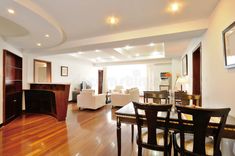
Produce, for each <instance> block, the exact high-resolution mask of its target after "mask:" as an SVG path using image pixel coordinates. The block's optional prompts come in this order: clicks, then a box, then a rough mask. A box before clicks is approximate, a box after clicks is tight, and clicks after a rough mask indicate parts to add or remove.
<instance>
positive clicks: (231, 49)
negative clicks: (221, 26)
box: [223, 22, 235, 68]
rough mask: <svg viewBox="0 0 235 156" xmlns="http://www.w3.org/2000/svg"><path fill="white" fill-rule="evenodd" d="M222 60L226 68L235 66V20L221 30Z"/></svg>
mask: <svg viewBox="0 0 235 156" xmlns="http://www.w3.org/2000/svg"><path fill="white" fill-rule="evenodd" d="M223 40H224V61H225V67H226V68H233V67H235V22H233V23H232V24H231V25H230V26H228V27H227V28H226V29H225V30H224V31H223Z"/></svg>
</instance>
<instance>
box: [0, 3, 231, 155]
mask: <svg viewBox="0 0 235 156" xmlns="http://www.w3.org/2000/svg"><path fill="white" fill-rule="evenodd" d="M170 2H171V1H169V3H170ZM179 2H181V1H179ZM50 3H52V2H46V1H39V2H36V1H28V2H24V1H17V2H13V1H3V2H0V4H2V5H0V8H1V10H2V11H1V13H0V17H1V20H0V21H4V22H2V23H3V25H4V26H3V27H2V28H1V31H0V35H1V37H0V49H1V50H2V51H3V49H6V50H8V51H10V52H12V53H14V54H16V55H18V56H20V57H22V58H23V62H22V64H23V67H22V68H23V71H22V84H23V86H22V89H23V90H28V89H30V83H35V82H34V79H35V78H34V60H35V59H36V60H43V61H48V62H51V81H50V82H51V83H64V84H70V92H69V98H68V100H69V101H70V100H72V92H73V91H76V90H78V89H79V88H80V84H81V83H82V82H84V81H85V82H86V83H87V84H88V85H89V86H90V87H91V89H94V90H96V94H98V92H99V91H98V86H99V83H98V79H99V76H98V71H99V70H102V71H103V72H104V73H103V83H102V92H103V93H104V94H105V93H106V92H108V91H110V92H112V90H113V89H114V88H115V86H118V85H122V86H123V90H126V89H130V88H134V87H137V88H138V89H139V93H140V96H142V95H143V91H146V90H149V91H152V90H156V91H157V90H159V85H160V83H161V78H160V75H161V73H163V72H170V73H171V82H170V86H171V88H172V87H173V89H174V87H175V83H176V81H177V77H178V76H179V77H183V78H186V79H187V82H186V83H184V84H182V90H187V92H188V93H189V94H193V92H194V86H193V81H194V79H195V78H194V76H193V75H194V74H193V73H194V70H193V66H194V65H193V58H194V52H195V51H197V50H198V49H200V54H201V55H200V58H201V60H200V62H201V63H200V65H201V67H200V69H201V75H200V84H201V85H200V86H201V97H202V99H201V101H202V104H203V106H213V107H216V108H217V107H229V108H231V111H230V113H229V115H230V116H233V117H235V106H234V104H233V103H234V101H235V97H234V95H233V90H234V88H233V87H234V86H235V82H234V80H233V79H234V76H235V72H234V68H225V58H224V43H223V35H222V33H223V31H224V30H225V29H226V28H228V27H229V26H230V25H231V24H232V23H233V22H234V21H235V16H234V14H235V12H234V6H235V2H234V1H233V0H217V1H208V2H204V1H202V0H200V1H196V0H195V1H192V2H186V1H182V10H183V11H179V12H176V13H169V12H167V11H166V8H167V6H168V4H169V3H168V2H160V1H159V2H153V1H151V2H149V3H147V2H137V4H134V2H133V3H132V2H125V4H121V3H118V2H109V3H108V4H106V2H103V1H102V4H103V6H105V7H102V5H101V4H100V5H98V6H97V8H96V5H94V3H92V2H87V3H85V2H80V1H79V2H73V3H74V4H76V5H77V6H79V7H81V6H83V7H84V8H85V7H87V8H89V9H87V10H86V9H83V10H82V8H80V9H81V10H82V11H81V12H79V11H78V12H76V9H75V6H76V5H75V6H73V4H66V2H65V1H62V2H58V4H57V5H54V6H52V5H51V4H50ZM157 3H159V4H161V5H162V6H158V4H157ZM80 5H81V6H80ZM131 5H133V8H132V9H133V10H132V11H133V13H131V12H132V11H130V13H129V14H128V11H127V10H128V9H127V8H126V6H131ZM135 5H136V8H135V7H134V6H135ZM63 6H64V7H66V9H65V10H67V11H62V12H63V13H60V10H61V9H58V8H63ZM110 6H112V7H110ZM106 7H107V8H106ZM109 7H110V8H114V9H113V10H112V9H110V8H109ZM155 7H157V8H155ZM187 7H189V8H187ZM115 8H116V9H115ZM9 9H12V10H13V9H14V10H13V11H14V13H13V14H12V13H9ZM129 9H130V8H129ZM141 9H142V10H152V12H154V13H152V14H151V11H149V12H148V11H146V13H140V11H139V10H141ZM51 10H53V11H51ZM62 10H63V9H62ZM78 10H79V9H78ZM88 10H95V11H94V12H97V14H98V12H99V11H100V12H102V10H106V11H105V12H106V14H105V13H104V12H102V14H100V15H97V16H102V17H103V15H104V14H105V15H106V16H109V15H107V12H112V11H114V10H119V11H120V12H119V14H118V15H117V17H118V18H120V20H119V23H118V25H115V26H110V25H107V24H106V23H105V22H106V21H105V20H103V19H102V20H101V21H102V22H103V23H102V22H101V21H97V19H98V17H97V16H95V17H94V21H93V20H90V19H92V16H94V14H92V15H89V11H88ZM110 10H112V11H110ZM156 10H161V11H162V12H160V11H159V12H157V11H156ZM122 11H123V12H122ZM155 11H156V12H155ZM10 12H12V11H10ZM121 12H122V13H121ZM62 14H64V15H62ZM78 14H83V16H84V15H89V16H88V17H79V18H80V21H82V22H84V25H82V24H81V22H78V21H75V20H74V19H77V18H78V17H76V16H77V15H78ZM123 14H125V17H124V16H122V15H123ZM134 14H135V15H134ZM163 14H164V15H163ZM136 15H137V16H139V19H138V18H137V17H136ZM142 15H143V16H142ZM156 15H158V17H159V18H156ZM70 16H72V18H73V20H71V19H70V18H68V17H70ZM106 16H104V18H105V17H106ZM160 16H162V17H161V18H160ZM147 17H148V18H147ZM145 18H146V19H145ZM69 19H70V20H71V21H72V22H71V21H70V20H69ZM151 19H154V20H151ZM6 20H7V22H9V21H10V22H11V24H12V23H13V25H14V27H13V28H12V27H9V25H6ZM145 20H146V21H145ZM142 21H145V22H146V23H145V22H142ZM141 23H142V24H143V23H144V24H143V25H141ZM96 24H97V25H96ZM11 26H12V25H11ZM86 27H87V29H86ZM8 28H9V29H8ZM76 28H77V29H78V30H80V31H78V30H76ZM48 35H49V37H46V36H48ZM161 43H164V56H165V57H164V58H157V57H156V55H154V54H153V55H151V54H148V55H142V51H141V48H139V46H142V47H147V48H152V46H157V44H161ZM150 44H151V45H152V46H151V45H150ZM153 44H155V45H153ZM117 48H121V49H124V54H121V53H122V52H120V51H119V52H118V50H117ZM125 48H126V49H125ZM130 48H133V49H135V48H136V49H137V48H139V49H140V50H133V51H135V53H131V52H130V53H128V51H131V49H130ZM110 49H111V50H110ZM115 49H116V51H115ZM127 49H128V50H127ZM143 51H146V49H145V50H143ZM159 51H160V50H159ZM159 51H158V52H159ZM125 53H126V54H125ZM127 54H128V55H127ZM129 54H130V56H129ZM186 55H187V59H186V60H187V61H186V62H187V63H186V65H187V66H186V67H185V62H184V61H185V58H186V57H185V56H186ZM128 56H129V58H128ZM107 58H108V59H107ZM105 59H107V60H105ZM0 63H1V64H3V54H1V56H0ZM62 66H65V67H67V68H66V72H67V74H65V75H64V76H62V75H61V74H62V72H61V69H62V68H61V67H62ZM185 69H187V70H186V71H187V73H185ZM115 74H116V75H115ZM125 74H126V75H127V76H125ZM114 75H115V76H114ZM3 76H4V74H3V67H2V68H1V70H0V81H1V82H3ZM118 76H120V77H118ZM121 76H122V77H121ZM115 78H117V79H115ZM125 78H126V79H127V80H130V79H131V80H133V81H131V82H130V83H126V80H125ZM122 80H123V81H122ZM0 87H1V88H3V84H2V83H0ZM178 87H179V86H178ZM180 87H181V86H180ZM180 87H179V88H180ZM3 94H4V93H3V91H1V92H0V124H1V125H2V124H3V123H4V108H3V102H4V98H3V96H4V95H3ZM23 103H24V102H23ZM24 109H25V108H24V107H23V110H24ZM109 109H110V110H111V112H110V113H109V114H106V115H107V118H105V117H103V116H99V115H100V114H102V113H104V112H108V110H109ZM68 110H70V111H68V114H76V113H77V112H74V111H72V110H71V108H69V109H68ZM108 110H107V109H106V108H105V109H103V108H101V109H98V110H97V111H95V112H92V111H87V110H84V111H80V112H81V114H79V115H78V116H76V115H74V116H72V118H70V119H69V120H68V121H66V122H67V123H68V125H67V126H68V127H69V130H71V131H69V130H68V131H67V133H68V135H69V133H70V134H71V135H72V136H73V137H76V136H75V134H74V133H73V132H72V127H75V125H73V124H72V122H75V121H76V124H77V125H79V126H81V127H82V126H84V125H85V129H89V130H91V129H93V127H92V126H90V127H89V126H88V124H87V125H86V124H85V122H86V121H88V120H89V119H90V121H94V120H95V119H94V118H92V117H89V115H91V114H92V113H97V114H92V115H94V116H97V117H98V119H97V120H105V121H106V120H107V123H109V122H110V123H111V125H112V126H110V125H109V126H110V127H109V128H110V129H112V131H108V130H107V131H106V132H107V133H114V134H113V135H110V140H109V139H108V138H106V137H105V138H106V139H108V140H109V141H110V143H109V144H110V145H108V144H107V145H105V147H103V148H104V150H102V147H100V146H99V147H97V150H98V151H96V152H97V153H96V154H95V155H100V154H103V155H104V154H111V155H114V153H115V154H116V153H117V152H116V149H117V144H116V140H115V139H116V138H115V137H116V136H115V135H116V131H115V130H116V129H115V128H116V127H115V125H114V126H113V124H115V120H116V119H115V114H114V112H113V111H115V108H114V109H111V107H108ZM86 113H87V114H86ZM79 117H81V118H79ZM85 118H87V120H86V119H85ZM39 120H40V119H39ZM48 120H50V122H51V123H52V121H51V119H48ZM77 121H81V122H77ZM27 122H28V121H27ZM83 123H84V125H83ZM107 123H102V124H101V126H105V124H107ZM9 124H11V123H9ZM90 124H94V125H96V123H95V121H94V122H92V123H90ZM59 125H60V123H59ZM60 126H62V127H63V126H64V125H60ZM96 126H97V127H99V125H96ZM6 127H7V126H6ZM9 127H11V125H10V126H9ZM12 127H14V126H12ZM12 127H11V128H12ZM81 127H80V128H81ZM97 127H96V128H97ZM3 128H4V127H3ZM63 128H64V127H63ZM58 129H59V128H58ZM94 129H95V128H94ZM8 130H9V131H10V130H11V129H8ZM79 130H81V129H79ZM95 130H100V131H101V130H102V129H101V128H100V127H99V128H97V129H95ZM122 130H123V132H122V133H123V134H124V135H125V136H126V137H130V136H131V134H130V131H129V126H126V127H124V126H123V129H122ZM75 131H76V132H77V133H78V128H77V129H76V130H75ZM82 131H83V130H82ZM2 132H3V130H2V129H1V134H2ZM83 132H84V134H81V135H79V137H80V138H82V137H86V136H87V135H89V133H88V132H86V131H85V130H84V131H83ZM104 133H105V132H104ZM90 134H91V136H93V137H95V133H93V132H90ZM3 136H4V134H3ZM1 137H2V136H1ZM103 137H104V136H103ZM69 138H70V139H71V136H70V137H69ZM15 139H17V138H15ZM13 140H14V139H13ZM75 140H76V139H75ZM88 140H89V141H92V139H91V138H89V139H88ZM129 140H130V139H129ZM60 141H61V142H62V141H63V139H61V140H60ZM96 141H97V142H99V141H100V138H96ZM38 142H40V141H38ZM38 142H37V143H38ZM101 142H102V139H101ZM228 142H229V146H230V148H228V149H229V151H232V149H233V148H232V146H233V144H234V143H233V141H228ZM37 143H33V144H32V145H30V146H31V147H32V146H34V145H35V146H34V150H35V151H34V150H32V151H30V150H29V148H28V147H27V150H29V151H23V150H22V151H21V152H20V153H21V154H20V155H26V154H29V153H31V152H35V153H36V155H37V154H38V155H40V150H41V151H42V153H43V154H45V153H46V152H45V151H43V145H41V147H40V148H39V144H37ZM42 143H43V142H42ZM87 144H88V143H87ZM127 144H131V142H128V143H126V144H124V143H123V145H122V146H125V145H126V146H127V148H124V151H122V154H123V153H125V152H126V153H128V154H127V155H131V154H133V155H135V154H136V151H135V150H133V151H132V150H129V149H128V148H131V146H130V145H127ZM4 145H5V144H4ZM89 145H91V146H92V144H89ZM99 145H100V144H99ZM25 146H28V144H25ZM36 146H38V148H37V147H36ZM63 146H69V147H66V148H67V151H70V153H63V152H62V153H63V154H64V155H76V154H77V153H80V155H84V153H86V152H84V150H82V148H84V149H86V150H88V151H89V149H88V148H87V147H83V145H82V144H79V145H78V146H76V144H73V141H69V143H68V144H67V145H63ZM94 146H96V145H94ZM97 146H98V145H97ZM106 146H107V147H106ZM109 146H110V148H109ZM58 147H60V148H64V147H61V146H59V145H58ZM77 147H78V148H79V150H81V151H80V152H79V151H76V148H77ZM9 148H10V147H9ZM54 148H55V147H54ZM68 148H71V150H68ZM135 148H136V145H135V146H134V149H135ZM39 149H40V150H39ZM99 150H101V151H100V153H99ZM110 150H115V152H111V151H110ZM6 151H7V149H4V153H3V154H4V155H7V153H6ZM19 151H20V150H19ZM47 151H50V149H47ZM56 151H57V152H58V151H60V149H59V148H56V150H55V151H54V153H53V154H58V153H56ZM91 151H92V150H91ZM1 152H2V150H1ZM60 152H61V151H60ZM92 152H94V150H93V151H92ZM31 154H32V153H31ZM43 154H42V155H43ZM87 154H92V153H89V152H87ZM230 154H231V155H232V152H231V153H230ZM78 155H79V154H78Z"/></svg>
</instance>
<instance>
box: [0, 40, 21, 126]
mask: <svg viewBox="0 0 235 156" xmlns="http://www.w3.org/2000/svg"><path fill="white" fill-rule="evenodd" d="M3 49H6V50H9V51H10V52H12V53H15V54H16V55H18V56H22V53H21V52H20V51H19V50H17V49H16V48H14V47H13V46H11V45H9V44H8V43H6V42H5V41H4V40H3V39H2V38H0V51H1V54H0V66H1V68H0V88H1V92H0V124H1V123H2V122H3V93H2V88H3V86H2V84H3V83H2V82H3V62H2V61H3Z"/></svg>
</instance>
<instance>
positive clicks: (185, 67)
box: [182, 54, 188, 76]
mask: <svg viewBox="0 0 235 156" xmlns="http://www.w3.org/2000/svg"><path fill="white" fill-rule="evenodd" d="M182 74H183V76H186V75H188V55H187V54H186V55H185V56H184V57H183V59H182Z"/></svg>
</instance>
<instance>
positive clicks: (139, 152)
mask: <svg viewBox="0 0 235 156" xmlns="http://www.w3.org/2000/svg"><path fill="white" fill-rule="evenodd" d="M138 156H142V147H141V146H138Z"/></svg>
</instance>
